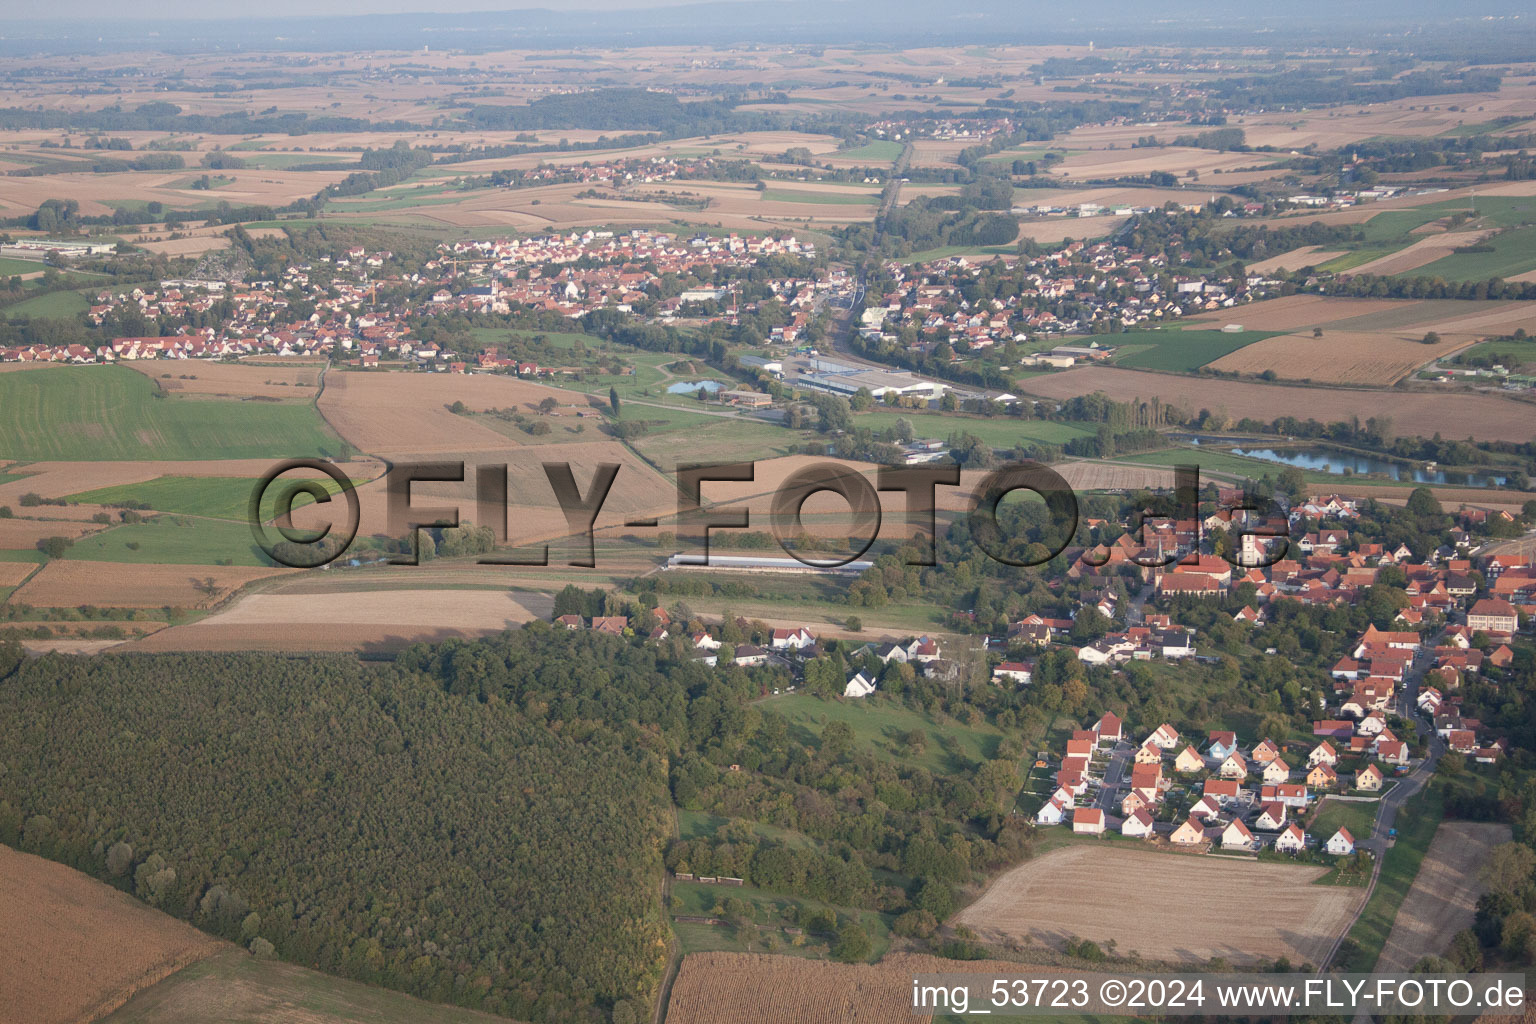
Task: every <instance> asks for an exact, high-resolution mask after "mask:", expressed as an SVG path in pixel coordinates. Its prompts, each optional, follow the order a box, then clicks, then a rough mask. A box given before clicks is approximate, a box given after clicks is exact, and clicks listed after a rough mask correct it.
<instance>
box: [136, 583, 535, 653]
mask: <svg viewBox="0 0 1536 1024" xmlns="http://www.w3.org/2000/svg"><path fill="white" fill-rule="evenodd" d="M494 572H495V570H494V569H487V570H486V576H485V581H486V582H491V581H492V580H493V578H494V577H493V576H492V575H491V574H493V573H494ZM553 607H554V602H553V600H552V599H551V598H550V597H549V596H548V595H546V594H539V593H518V592H509V591H506V590H423V589H411V590H352V591H331V592H323V593H260V594H248V595H246V596H245V597H242V598H240V599H239V600H237V601H235V602H234V603H233V604H232V605H230V607H229V608H227V609H225V610H224V611H221V612H219V613H217V614H215V615H211V616H209V617H208V618H206V619H203V620H201V621H199V622H193V623H188V624H186V625H183V626H176V627H174V628H172V629H167V630H162V631H161V632H159V633H155V634H153V635H152V636H149V637H146V638H145V639H143V640H141V641H139V642H137V643H135V644H134V648H133V649H134V650H139V651H235V650H312V651H345V650H386V649H398V648H400V647H405V646H407V645H409V644H413V643H422V642H432V641H439V640H446V639H449V638H452V637H474V636H489V635H492V634H495V633H500V632H501V631H502V630H505V629H511V628H513V627H514V626H519V625H521V624H523V623H525V622H530V621H532V620H534V619H539V618H548V617H549V615H550V612H551V610H552V609H553Z"/></svg>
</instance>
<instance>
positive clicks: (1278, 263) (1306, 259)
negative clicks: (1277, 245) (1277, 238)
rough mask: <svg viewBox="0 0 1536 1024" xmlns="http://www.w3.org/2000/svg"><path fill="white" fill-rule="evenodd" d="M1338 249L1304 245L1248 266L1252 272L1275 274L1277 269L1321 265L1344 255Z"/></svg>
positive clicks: (1255, 261) (1249, 271)
mask: <svg viewBox="0 0 1536 1024" xmlns="http://www.w3.org/2000/svg"><path fill="white" fill-rule="evenodd" d="M1342 255H1343V253H1342V252H1341V251H1339V250H1337V249H1324V248H1323V247H1322V246H1320V245H1304V246H1302V247H1301V248H1300V249H1292V250H1291V251H1290V252H1283V253H1281V254H1280V255H1278V256H1266V257H1265V258H1264V259H1261V260H1254V261H1253V262H1252V263H1249V264H1248V266H1247V270H1248V273H1250V274H1273V273H1274V272H1275V271H1277V270H1300V269H1301V268H1302V267H1319V266H1322V265H1323V264H1324V263H1327V262H1328V261H1329V260H1332V259H1336V258H1337V257H1339V256H1342Z"/></svg>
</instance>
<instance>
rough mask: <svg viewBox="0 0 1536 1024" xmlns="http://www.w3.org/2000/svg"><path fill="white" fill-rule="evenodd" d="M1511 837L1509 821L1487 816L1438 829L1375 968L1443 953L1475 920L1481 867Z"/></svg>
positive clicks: (1403, 966)
mask: <svg viewBox="0 0 1536 1024" xmlns="http://www.w3.org/2000/svg"><path fill="white" fill-rule="evenodd" d="M1509 838H1510V831H1509V826H1508V825H1501V824H1491V823H1486V822H1484V823H1480V822H1470V821H1448V822H1445V823H1444V824H1442V825H1441V826H1440V827H1439V828H1438V829H1436V830H1435V838H1434V840H1433V841H1432V842H1431V843H1430V844H1429V852H1428V853H1426V854H1425V856H1424V861H1423V863H1422V864H1420V865H1419V873H1418V874H1417V875H1416V876H1414V879H1413V886H1412V887H1411V888H1410V889H1409V890H1408V895H1407V897H1406V898H1405V899H1404V900H1403V905H1402V906H1401V907H1399V908H1398V911H1397V918H1396V920H1394V921H1393V922H1392V931H1391V932H1390V933H1389V934H1388V935H1387V941H1386V945H1385V946H1384V947H1383V948H1382V951H1381V957H1380V959H1378V960H1377V961H1376V967H1375V969H1376V970H1377V971H1379V972H1383V973H1385V972H1392V971H1402V972H1406V971H1409V970H1411V969H1412V968H1413V965H1414V964H1416V963H1418V962H1419V960H1420V959H1421V958H1423V957H1426V956H1439V955H1440V954H1442V953H1444V952H1445V949H1446V947H1447V946H1448V945H1450V940H1451V936H1453V935H1455V934H1456V933H1457V932H1459V931H1460V930H1461V929H1463V928H1468V927H1470V926H1471V925H1472V920H1473V917H1474V916H1475V911H1476V909H1477V899H1478V897H1479V896H1481V895H1482V894H1483V892H1484V891H1485V889H1486V886H1484V885H1483V884H1482V882H1481V880H1480V879H1479V878H1478V868H1479V867H1480V866H1481V865H1482V864H1484V863H1486V862H1487V859H1488V851H1489V850H1491V849H1492V848H1493V847H1495V846H1497V845H1498V844H1499V843H1507V842H1509Z"/></svg>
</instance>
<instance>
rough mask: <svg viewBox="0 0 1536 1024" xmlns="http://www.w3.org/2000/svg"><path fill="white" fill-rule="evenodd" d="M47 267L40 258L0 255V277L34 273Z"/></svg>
mask: <svg viewBox="0 0 1536 1024" xmlns="http://www.w3.org/2000/svg"><path fill="white" fill-rule="evenodd" d="M46 269H47V268H46V267H44V266H43V264H42V261H41V260H18V259H12V258H11V257H9V256H0V277H12V276H14V275H16V274H36V273H40V272H41V271H43V270H46Z"/></svg>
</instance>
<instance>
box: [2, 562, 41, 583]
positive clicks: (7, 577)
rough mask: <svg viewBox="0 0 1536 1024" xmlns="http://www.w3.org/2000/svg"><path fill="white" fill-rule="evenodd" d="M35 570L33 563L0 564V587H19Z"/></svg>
mask: <svg viewBox="0 0 1536 1024" xmlns="http://www.w3.org/2000/svg"><path fill="white" fill-rule="evenodd" d="M36 568H37V564H36V563H34V562H0V587H19V586H21V582H22V581H23V580H25V579H26V578H27V577H28V576H30V575H32V571H33V570H34V569H36Z"/></svg>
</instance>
